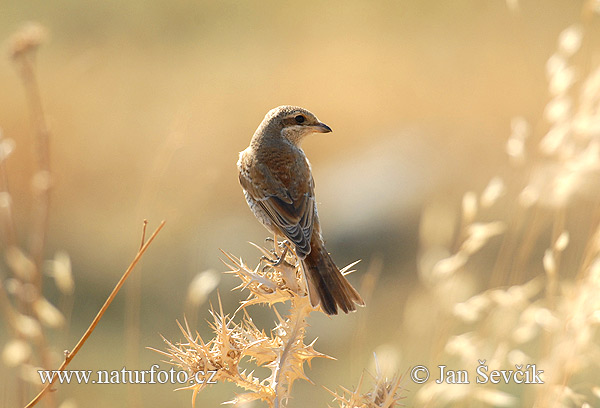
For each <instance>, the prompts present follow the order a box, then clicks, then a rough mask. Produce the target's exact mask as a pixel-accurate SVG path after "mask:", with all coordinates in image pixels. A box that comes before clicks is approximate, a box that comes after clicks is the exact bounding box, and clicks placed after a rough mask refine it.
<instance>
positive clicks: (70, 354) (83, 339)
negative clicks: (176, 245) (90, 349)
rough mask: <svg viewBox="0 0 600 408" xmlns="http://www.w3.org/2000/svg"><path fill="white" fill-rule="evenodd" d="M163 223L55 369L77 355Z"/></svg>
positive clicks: (32, 402)
mask: <svg viewBox="0 0 600 408" xmlns="http://www.w3.org/2000/svg"><path fill="white" fill-rule="evenodd" d="M164 225H165V221H162V222H161V223H160V225H159V226H158V228H156V230H155V231H154V233H153V234H152V235H151V236H150V238H149V239H148V241H147V242H146V243H145V244H144V245H143V246H142V248H140V250H139V252H138V253H137V254H136V256H135V258H133V261H132V262H131V264H130V265H129V267H128V268H127V270H126V271H125V273H123V276H121V279H119V282H118V283H117V285H116V286H115V288H114V289H113V291H112V292H111V293H110V295H109V296H108V298H107V299H106V302H104V305H103V306H102V308H101V309H100V311H99V312H98V314H97V315H96V317H95V318H94V320H92V323H91V324H90V326H89V327H88V329H87V330H86V331H85V333H84V334H83V336H82V337H81V339H79V341H78V342H77V344H76V345H75V347H74V348H73V350H71V351H70V352H67V353H65V360H64V361H63V363H62V364H61V365H60V367H59V368H58V370H56V371H64V369H65V368H66V367H67V365H69V363H70V362H71V360H73V358H75V356H76V355H77V353H78V352H79V350H80V349H81V348H82V347H83V345H84V344H85V342H86V341H87V339H88V338H89V337H90V335H91V334H92V332H93V331H94V329H95V328H96V326H97V325H98V323H99V322H100V319H102V316H103V315H104V313H105V312H106V310H107V309H108V307H109V306H110V304H111V303H112V301H113V299H114V298H115V296H117V293H119V290H120V289H121V287H122V286H123V284H124V283H125V281H126V280H127V278H128V277H129V275H130V274H131V272H132V271H133V269H134V268H135V266H136V265H137V263H138V262H139V261H140V259H141V258H142V255H143V254H144V252H146V249H148V247H149V246H150V244H151V243H152V241H153V240H154V238H155V237H156V236H157V235H158V233H159V232H160V230H161V229H162V228H163V227H164ZM56 378H57V376H56V375H54V376H53V377H52V380H51V381H50V382H48V383H46V385H45V386H44V388H42V390H41V391H40V392H39V394H38V395H37V396H36V397H35V398H34V399H33V400H31V402H30V403H29V404H27V405H26V407H25V408H30V407H33V406H34V405H36V404H37V403H38V402H39V401H40V400H41V399H42V397H43V396H44V394H45V393H46V392H48V390H49V389H50V387H51V386H52V384H53V383H54V381H55V380H56Z"/></svg>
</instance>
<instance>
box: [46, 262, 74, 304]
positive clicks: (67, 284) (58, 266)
mask: <svg viewBox="0 0 600 408" xmlns="http://www.w3.org/2000/svg"><path fill="white" fill-rule="evenodd" d="M50 265H51V267H52V269H51V271H50V275H51V276H52V277H53V278H54V282H55V283H56V287H57V288H58V290H60V292H61V293H62V294H64V295H70V294H72V293H73V290H74V288H75V282H74V281H73V271H72V269H71V258H70V257H69V254H68V253H66V252H65V251H58V252H57V253H56V254H54V260H53V261H51V263H50Z"/></svg>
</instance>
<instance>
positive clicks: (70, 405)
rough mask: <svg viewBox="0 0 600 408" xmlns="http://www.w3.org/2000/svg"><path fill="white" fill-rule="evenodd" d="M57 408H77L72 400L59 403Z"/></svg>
mask: <svg viewBox="0 0 600 408" xmlns="http://www.w3.org/2000/svg"><path fill="white" fill-rule="evenodd" d="M58 408H77V402H76V401H75V400H74V399H66V400H64V401H63V402H61V403H60V405H59V406H58Z"/></svg>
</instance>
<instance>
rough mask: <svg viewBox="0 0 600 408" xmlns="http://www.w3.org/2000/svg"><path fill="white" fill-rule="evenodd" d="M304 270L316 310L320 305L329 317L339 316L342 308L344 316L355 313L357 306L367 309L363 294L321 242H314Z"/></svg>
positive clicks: (305, 261) (303, 261) (311, 300)
mask: <svg viewBox="0 0 600 408" xmlns="http://www.w3.org/2000/svg"><path fill="white" fill-rule="evenodd" d="M313 241H317V240H313ZM302 266H303V267H304V276H306V283H307V286H308V296H309V298H310V303H311V305H312V306H313V307H316V306H318V305H319V304H320V305H321V307H322V308H323V311H324V312H325V313H327V314H328V315H335V314H337V313H338V307H339V308H340V309H341V310H342V311H343V312H344V313H348V312H353V311H355V310H356V305H359V306H364V305H365V302H364V301H363V299H362V298H361V297H360V295H359V293H358V292H357V291H356V289H354V288H353V287H352V285H351V284H350V282H348V280H347V279H346V278H345V277H344V275H342V273H341V272H340V270H339V269H338V267H337V266H336V265H335V263H334V262H333V259H331V256H329V254H328V253H327V250H326V249H325V246H324V245H323V244H321V243H320V242H311V251H310V253H309V254H308V255H306V258H304V260H302Z"/></svg>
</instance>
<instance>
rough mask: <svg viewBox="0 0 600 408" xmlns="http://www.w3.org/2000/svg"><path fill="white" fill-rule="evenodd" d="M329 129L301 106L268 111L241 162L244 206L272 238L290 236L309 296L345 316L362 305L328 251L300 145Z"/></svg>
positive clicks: (240, 159) (242, 155) (241, 157)
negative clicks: (245, 203) (315, 134)
mask: <svg viewBox="0 0 600 408" xmlns="http://www.w3.org/2000/svg"><path fill="white" fill-rule="evenodd" d="M315 132H316V133H329V132H331V128H330V127H329V126H327V125H326V124H324V123H321V122H320V121H319V120H318V119H317V117H316V116H315V115H313V114H312V113H311V112H309V111H307V110H306V109H303V108H300V107H297V106H279V107H277V108H275V109H272V110H270V111H269V112H268V113H267V115H266V116H265V118H264V119H263V121H262V123H261V124H260V125H259V126H258V129H256V132H254V136H253V137H252V140H251V141H250V146H248V148H246V150H244V151H243V152H241V153H240V157H239V160H238V163H237V166H238V171H239V179H240V184H241V185H242V188H243V190H244V195H245V197H246V201H247V202H248V205H249V206H250V209H251V210H252V212H253V213H254V215H255V216H256V218H258V220H259V221H260V222H261V223H262V224H263V225H264V226H265V227H266V228H267V229H268V230H269V231H271V232H272V233H273V234H275V235H279V236H284V237H286V238H287V239H288V240H289V241H290V242H291V243H292V244H293V245H294V247H295V250H296V255H297V256H298V258H299V259H300V260H301V262H302V266H303V270H304V276H305V277H306V282H307V287H308V295H309V298H310V302H311V304H312V305H313V306H314V307H317V306H318V305H319V304H320V305H321V307H322V309H323V311H324V312H325V313H327V314H330V315H333V314H337V312H338V307H339V308H340V309H341V310H342V311H344V312H345V313H348V312H351V311H354V310H356V306H355V305H360V306H364V301H363V300H362V298H361V297H360V295H359V294H358V292H357V291H356V289H354V288H353V287H352V285H350V282H348V281H347V280H346V278H345V277H344V276H343V275H342V274H341V272H340V270H339V269H338V267H337V266H336V265H335V263H334V262H333V260H332V259H331V256H329V253H328V252H327V250H326V249H325V244H324V242H323V237H322V236H321V227H320V225H319V217H318V216H317V205H316V201H315V194H314V188H315V183H314V181H313V177H312V174H311V170H310V163H309V162H308V159H307V158H306V155H305V154H304V151H302V149H301V148H300V142H301V141H302V139H304V137H305V136H307V135H309V134H311V133H315Z"/></svg>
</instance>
